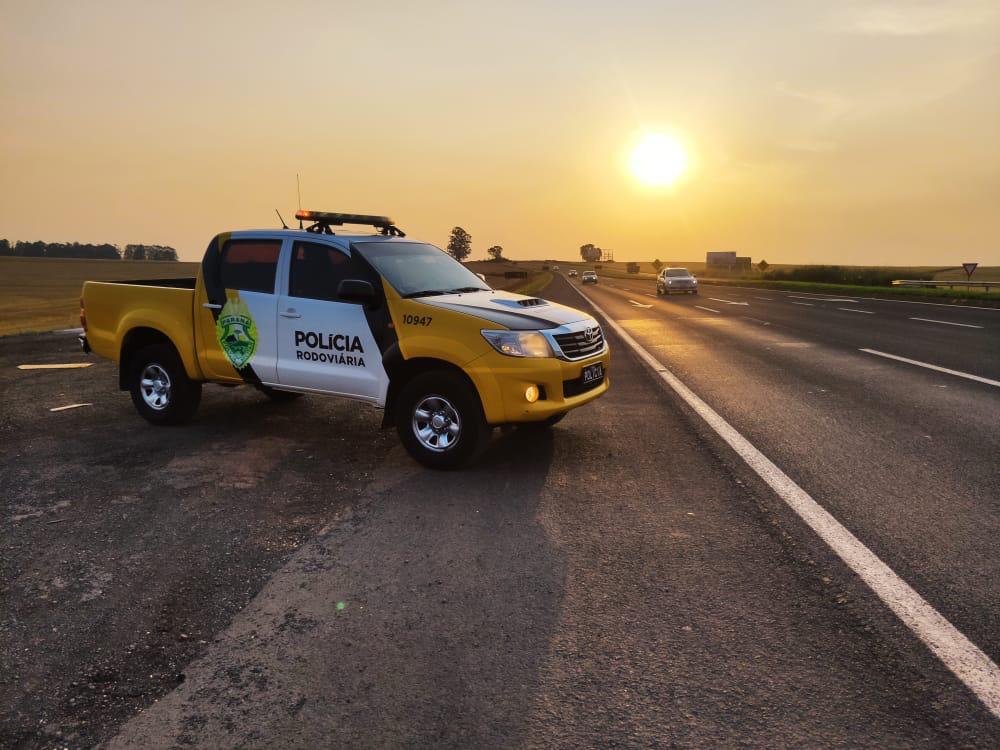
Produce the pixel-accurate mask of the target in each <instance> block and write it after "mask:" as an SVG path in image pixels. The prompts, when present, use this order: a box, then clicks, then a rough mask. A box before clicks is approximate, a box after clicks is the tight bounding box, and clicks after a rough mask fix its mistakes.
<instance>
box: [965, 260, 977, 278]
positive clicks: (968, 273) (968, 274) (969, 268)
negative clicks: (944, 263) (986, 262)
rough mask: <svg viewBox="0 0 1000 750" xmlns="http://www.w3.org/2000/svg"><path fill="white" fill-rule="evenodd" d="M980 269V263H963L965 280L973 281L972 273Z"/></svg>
mask: <svg viewBox="0 0 1000 750" xmlns="http://www.w3.org/2000/svg"><path fill="white" fill-rule="evenodd" d="M978 267H979V264H978V263H963V264H962V268H964V269H965V278H967V279H970V280H971V279H972V272H973V271H975V270H976V269H977V268H978Z"/></svg>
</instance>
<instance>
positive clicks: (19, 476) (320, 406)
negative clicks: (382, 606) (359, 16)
mask: <svg viewBox="0 0 1000 750" xmlns="http://www.w3.org/2000/svg"><path fill="white" fill-rule="evenodd" d="M83 361H91V362H95V364H94V366H92V367H90V368H87V369H78V370H34V371H26V370H18V369H16V366H17V365H18V364H23V363H57V362H58V363H69V362H83ZM81 402H89V403H92V404H93V405H92V406H86V407H81V408H77V409H71V410H66V411H59V412H50V411H49V409H50V408H53V407H59V406H64V405H67V404H73V403H81ZM0 405H2V407H0V501H2V515H0V526H2V529H3V531H2V535H3V540H4V543H3V545H2V547H0V570H2V575H0V600H2V602H3V604H2V607H0V705H3V706H4V711H3V712H2V714H3V715H2V717H0V747H5V748H6V747H16V748H22V747H23V748H28V747H31V748H35V747H52V746H55V745H56V744H59V745H60V746H61V745H63V744H68V745H70V746H72V747H78V746H90V745H93V744H94V743H95V742H98V741H101V740H104V739H106V738H107V736H108V734H107V732H108V731H109V729H111V728H113V727H115V726H117V725H118V724H119V723H121V722H122V721H124V720H125V719H126V718H127V717H128V716H130V715H132V714H134V713H135V712H136V710H138V709H139V708H141V707H143V706H145V705H148V704H149V703H151V702H152V701H154V700H156V699H157V698H158V697H159V696H161V695H162V694H164V693H166V692H167V691H169V690H171V689H173V688H174V687H176V686H177V685H178V684H179V683H180V682H182V681H183V680H184V665H185V664H187V663H189V662H190V661H191V660H192V659H193V658H195V657H197V656H198V655H199V654H200V653H201V652H202V651H203V650H204V649H205V648H206V646H207V644H208V642H209V641H210V639H211V638H212V634H214V633H217V632H218V631H219V630H220V629H221V628H223V627H224V626H225V625H226V623H228V622H229V620H230V619H231V618H232V616H233V614H234V613H236V612H237V611H239V610H240V609H242V608H243V607H244V606H245V604H246V603H247V602H248V601H249V600H250V599H251V598H252V597H253V595H254V594H255V593H256V592H257V591H258V590H259V589H260V588H261V586H262V585H263V583H264V581H265V580H266V579H267V576H268V573H269V572H270V571H272V570H273V569H274V568H275V567H276V566H277V565H279V564H280V563H281V561H282V560H284V559H285V558H286V557H287V556H288V555H289V554H291V553H292V552H293V551H294V550H295V549H297V548H298V547H299V545H300V544H302V543H303V541H304V540H306V539H309V538H311V537H312V536H314V535H315V533H316V532H317V530H318V529H319V528H320V527H321V526H322V525H324V524H327V523H330V522H331V519H334V518H336V517H337V515H338V512H339V511H340V510H341V509H343V508H344V507H346V506H348V505H349V504H350V502H351V500H352V498H353V497H355V496H356V495H357V494H358V493H359V492H360V490H361V488H363V487H364V486H366V485H367V483H368V482H369V480H370V478H371V474H372V467H373V466H374V465H375V464H376V462H377V461H378V459H379V457H380V456H381V455H382V454H383V453H384V451H385V449H386V445H387V443H388V442H390V441H394V440H395V436H394V435H392V434H390V433H385V432H382V431H380V430H379V424H380V415H381V413H380V412H377V411H375V410H374V409H372V408H371V407H368V406H365V405H361V404H355V403H352V402H349V401H344V400H339V399H324V398H303V399H299V400H298V401H296V402H293V403H290V404H282V405H278V404H272V403H270V402H269V401H268V399H267V398H266V397H264V396H263V395H261V394H259V393H257V392H256V391H254V390H252V389H249V388H232V389H226V388H220V387H206V391H205V398H204V400H203V401H202V407H201V411H200V413H199V418H198V419H197V421H196V422H195V423H193V424H191V425H187V426H184V427H181V428H176V429H171V428H157V427H153V426H151V425H148V424H147V423H145V422H144V421H143V420H141V419H140V418H139V417H138V416H137V415H136V414H135V412H134V410H133V409H132V404H131V402H130V400H129V397H128V395H127V394H125V393H122V392H119V391H118V390H117V380H116V374H115V367H114V365H113V364H112V363H110V362H105V361H99V360H96V359H95V358H93V357H89V358H87V357H85V356H84V355H83V354H82V353H81V352H80V351H79V348H78V346H77V344H76V340H75V337H73V336H69V335H61V336H57V335H51V334H50V335H44V336H19V337H8V338H2V339H0Z"/></svg>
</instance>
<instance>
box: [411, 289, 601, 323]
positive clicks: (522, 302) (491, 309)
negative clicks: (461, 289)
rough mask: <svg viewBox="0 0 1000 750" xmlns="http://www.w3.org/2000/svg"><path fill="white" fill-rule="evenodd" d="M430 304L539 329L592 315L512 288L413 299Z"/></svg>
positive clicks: (490, 319)
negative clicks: (520, 292)
mask: <svg viewBox="0 0 1000 750" xmlns="http://www.w3.org/2000/svg"><path fill="white" fill-rule="evenodd" d="M416 301H417V302H420V303H422V304H425V305H427V306H429V307H441V308H444V309H445V310H454V311H455V312H460V313H465V314H466V315H473V316H475V317H477V318H482V319H483V320H488V321H490V322H491V323H497V324H499V325H502V326H505V327H506V328H510V329H511V330H513V331H539V330H544V329H546V328H557V327H559V326H561V325H566V324H567V323H575V322H576V321H578V320H592V319H593V318H592V316H590V315H587V314H586V313H584V312H581V311H580V310H575V309H573V308H572V307H566V306H565V305H560V304H557V303H555V302H549V301H547V300H544V299H539V298H538V297H525V296H524V295H523V294H512V293H511V292H502V291H498V290H497V291H492V292H469V293H464V294H444V295H441V296H440V297H419V298H417V300H416Z"/></svg>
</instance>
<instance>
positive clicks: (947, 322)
mask: <svg viewBox="0 0 1000 750" xmlns="http://www.w3.org/2000/svg"><path fill="white" fill-rule="evenodd" d="M910 320H920V321H923V322H924V323H940V324H941V325H943V326H961V327H962V328H982V326H974V325H972V323H952V322H951V321H950V320H931V319H930V318H910Z"/></svg>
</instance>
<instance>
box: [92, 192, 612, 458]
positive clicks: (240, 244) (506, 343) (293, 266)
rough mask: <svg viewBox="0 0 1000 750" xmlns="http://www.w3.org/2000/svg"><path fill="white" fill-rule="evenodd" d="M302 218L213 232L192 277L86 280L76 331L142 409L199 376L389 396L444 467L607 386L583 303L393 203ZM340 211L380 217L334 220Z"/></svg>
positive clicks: (160, 420) (393, 417) (186, 414)
mask: <svg viewBox="0 0 1000 750" xmlns="http://www.w3.org/2000/svg"><path fill="white" fill-rule="evenodd" d="M296 218H298V219H299V226H300V229H298V230H295V229H280V230H254V231H241V232H227V233H224V234H220V235H218V236H217V237H215V238H214V239H213V240H212V242H211V244H209V246H208V250H207V251H206V252H205V257H204V260H203V261H202V264H201V269H200V272H199V274H198V276H197V278H184V279H166V280H155V281H119V282H97V281H88V282H86V283H84V285H83V296H82V298H81V302H80V304H81V310H80V318H81V323H82V325H83V327H84V334H83V336H82V337H81V343H82V345H83V347H84V349H85V351H88V352H89V351H93V352H94V353H95V354H98V355H100V356H103V357H107V358H109V359H112V360H114V361H116V362H118V364H119V387H120V388H121V389H122V390H128V391H130V392H131V395H132V401H133V403H134V404H135V407H136V409H137V410H138V412H139V413H140V414H141V415H142V416H143V417H145V418H146V419H147V420H149V421H150V422H152V423H154V424H177V423H180V422H183V421H185V420H187V419H188V418H190V417H191V416H192V415H193V414H194V412H195V410H196V409H197V406H198V403H199V401H200V399H201V389H202V384H203V383H205V382H211V383H220V384H223V385H238V384H249V385H252V386H255V387H256V388H258V389H259V390H261V391H262V392H263V393H265V394H267V395H268V396H269V397H271V398H273V399H276V400H286V399H292V398H295V397H296V396H298V395H301V394H303V393H317V394H325V395H332V396H343V397H345V398H350V399H357V400H360V401H366V402H368V403H370V404H372V405H374V406H376V407H378V408H383V409H385V415H384V419H383V425H384V426H385V425H390V424H395V426H396V429H397V430H398V433H399V437H400V439H401V440H402V441H403V444H404V445H405V447H406V449H407V450H408V451H409V453H410V454H411V455H412V456H413V457H414V458H415V459H417V460H418V461H420V462H421V463H423V464H425V465H427V466H430V467H434V468H450V467H455V466H459V465H462V464H465V463H468V462H469V461H471V460H472V459H474V458H475V457H476V456H477V455H478V454H479V453H480V452H481V451H482V449H483V448H484V447H485V445H486V443H487V442H488V439H489V435H490V433H491V431H492V428H493V427H495V426H498V425H508V424H518V425H532V426H539V427H544V426H548V425H553V424H555V423H556V422H558V421H559V420H560V419H562V418H563V417H564V416H565V415H566V413H567V412H568V411H569V410H571V409H574V408H576V407H578V406H582V405H583V404H585V403H587V402H589V401H592V400H594V399H595V398H597V397H598V396H600V395H602V394H603V393H604V392H605V391H607V389H608V363H609V359H610V353H609V350H608V346H607V344H606V342H605V340H604V335H603V332H602V330H601V327H600V325H598V323H597V321H596V320H594V318H592V317H591V316H590V315H588V314H586V313H584V312H581V311H579V310H575V309H573V308H571V307H566V306H564V305H559V304H555V303H553V302H547V301H545V300H542V299H538V298H535V297H525V296H522V295H518V294H512V293H509V292H503V291H497V290H493V289H490V288H489V286H488V285H487V284H486V283H485V282H484V281H483V280H482V279H481V278H480V277H479V276H477V275H476V274H474V273H472V272H471V271H469V270H468V269H466V268H465V267H464V266H463V265H462V264H461V263H459V262H458V261H456V260H455V259H453V258H452V257H451V256H449V255H448V254H446V253H444V252H443V251H441V250H440V249H438V248H436V247H434V246H433V245H429V244H426V243H423V242H415V241H412V240H409V239H406V238H405V235H404V234H403V232H401V231H400V230H399V229H398V228H397V227H396V226H395V224H394V223H393V222H392V221H391V220H390V219H388V218H387V217H383V216H364V215H358V214H338V213H327V212H319V211H299V212H298V213H297V214H296ZM303 221H305V222H309V225H308V226H307V227H306V228H305V229H302V228H301V227H302V226H303V224H302V222H303ZM345 224H360V225H364V226H369V227H374V229H375V230H376V232H375V233H373V234H357V233H351V234H341V233H335V232H334V227H341V226H343V225H345Z"/></svg>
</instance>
